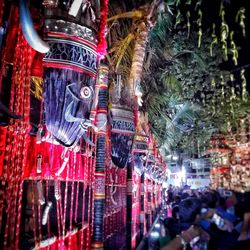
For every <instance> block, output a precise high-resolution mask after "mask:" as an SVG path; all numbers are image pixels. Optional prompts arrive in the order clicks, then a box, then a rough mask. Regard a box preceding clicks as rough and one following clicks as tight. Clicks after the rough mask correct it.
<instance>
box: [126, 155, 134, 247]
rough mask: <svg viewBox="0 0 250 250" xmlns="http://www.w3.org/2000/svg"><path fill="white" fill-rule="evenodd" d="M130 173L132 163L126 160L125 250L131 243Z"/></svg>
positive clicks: (130, 160)
mask: <svg viewBox="0 0 250 250" xmlns="http://www.w3.org/2000/svg"><path fill="white" fill-rule="evenodd" d="M132 171H133V161H132V159H129V160H128V163H127V216H126V217H127V223H126V228H127V232H126V249H127V250H130V249H131V241H132Z"/></svg>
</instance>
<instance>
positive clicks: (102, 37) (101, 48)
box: [97, 0, 108, 59]
mask: <svg viewBox="0 0 250 250" xmlns="http://www.w3.org/2000/svg"><path fill="white" fill-rule="evenodd" d="M101 10H102V11H101V17H100V19H101V21H100V25H99V32H98V44H97V53H98V55H99V58H100V59H102V58H103V57H104V55H105V54H106V50H107V42H106V28H107V14H108V0H102V1H101Z"/></svg>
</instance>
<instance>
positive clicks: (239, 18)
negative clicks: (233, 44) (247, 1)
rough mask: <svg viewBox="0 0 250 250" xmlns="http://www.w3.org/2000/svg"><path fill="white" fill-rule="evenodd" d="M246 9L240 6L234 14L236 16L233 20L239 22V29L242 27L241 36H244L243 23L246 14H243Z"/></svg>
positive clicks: (244, 26)
mask: <svg viewBox="0 0 250 250" xmlns="http://www.w3.org/2000/svg"><path fill="white" fill-rule="evenodd" d="M245 12H246V9H245V8H244V7H241V8H240V9H239V10H238V12H237V14H236V18H235V21H236V22H237V23H239V25H240V27H241V29H242V35H243V37H245V36H246V25H245V19H246V15H245Z"/></svg>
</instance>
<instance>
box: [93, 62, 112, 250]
mask: <svg viewBox="0 0 250 250" xmlns="http://www.w3.org/2000/svg"><path fill="white" fill-rule="evenodd" d="M97 84H98V85H99V97H98V106H97V128H98V132H97V145H96V164H95V183H94V221H93V236H92V244H91V248H92V249H103V242H104V204H105V162H106V154H105V153H106V133H107V131H106V127H107V108H108V67H107V66H105V65H100V68H99V77H98V83H97Z"/></svg>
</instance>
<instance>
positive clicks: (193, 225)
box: [157, 185, 250, 250]
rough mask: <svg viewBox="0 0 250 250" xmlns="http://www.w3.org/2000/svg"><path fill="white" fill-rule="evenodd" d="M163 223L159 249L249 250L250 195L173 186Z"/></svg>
mask: <svg viewBox="0 0 250 250" xmlns="http://www.w3.org/2000/svg"><path fill="white" fill-rule="evenodd" d="M160 221H161V223H160V224H161V229H160V237H159V240H158V247H159V249H163V250H181V249H193V250H207V249H211V250H217V249H218V250H235V249H237V250H243V249H248V250H250V195H249V193H244V194H242V193H234V192H232V191H227V190H218V191H214V190H210V189H209V188H204V189H203V190H192V189H190V187H188V186H185V187H183V188H177V187H173V186H171V185H170V186H169V187H168V188H167V189H166V190H165V191H164V194H163V209H162V212H161V217H160ZM158 247H157V248H158Z"/></svg>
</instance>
